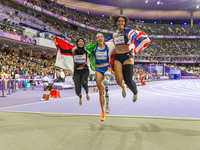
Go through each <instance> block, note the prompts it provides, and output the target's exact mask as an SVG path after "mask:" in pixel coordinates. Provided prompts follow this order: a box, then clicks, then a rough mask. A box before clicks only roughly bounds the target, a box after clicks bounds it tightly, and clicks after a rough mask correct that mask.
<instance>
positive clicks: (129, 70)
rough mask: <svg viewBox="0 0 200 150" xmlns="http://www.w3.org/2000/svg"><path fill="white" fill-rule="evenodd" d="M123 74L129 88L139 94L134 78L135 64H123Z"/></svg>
mask: <svg viewBox="0 0 200 150" xmlns="http://www.w3.org/2000/svg"><path fill="white" fill-rule="evenodd" d="M123 76H124V81H125V83H126V85H127V86H128V88H129V89H130V90H131V91H132V92H133V93H134V94H135V95H136V94H137V92H138V91H137V86H136V83H135V82H134V81H133V80H132V77H133V65H130V64H127V65H123Z"/></svg>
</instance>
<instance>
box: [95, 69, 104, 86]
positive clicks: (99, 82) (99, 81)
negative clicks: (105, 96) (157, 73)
mask: <svg viewBox="0 0 200 150" xmlns="http://www.w3.org/2000/svg"><path fill="white" fill-rule="evenodd" d="M103 80H104V76H103V75H102V74H101V73H99V72H97V71H96V83H97V87H98V89H99V90H103V88H104V85H103Z"/></svg>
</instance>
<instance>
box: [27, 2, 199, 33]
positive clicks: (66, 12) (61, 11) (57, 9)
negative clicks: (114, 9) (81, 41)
mask: <svg viewBox="0 0 200 150" xmlns="http://www.w3.org/2000/svg"><path fill="white" fill-rule="evenodd" d="M27 1H28V2H29V3H33V4H34V5H37V6H40V7H42V8H44V9H47V10H49V11H51V12H53V13H56V14H58V15H61V16H64V17H66V18H69V19H72V20H74V21H77V22H80V23H82V24H86V25H89V26H92V27H96V28H101V29H107V30H111V31H114V30H115V28H114V27H113V26H111V25H110V19H109V18H107V17H102V16H95V15H92V14H88V13H84V12H80V11H77V10H74V9H71V8H68V7H65V6H64V5H60V4H55V3H54V2H52V1H50V0H40V1H38V0H37V1H36V0H27ZM130 20H131V19H130ZM129 27H130V28H133V29H138V30H140V31H145V32H146V33H147V34H148V35H178V36H181V35H187V36H188V35H199V34H200V27H199V25H195V26H193V27H191V26H190V25H171V24H155V23H150V24H148V23H142V22H141V21H140V22H137V23H136V22H135V21H130V22H129Z"/></svg>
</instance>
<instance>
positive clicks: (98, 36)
mask: <svg viewBox="0 0 200 150" xmlns="http://www.w3.org/2000/svg"><path fill="white" fill-rule="evenodd" d="M96 38H97V39H96V41H97V43H98V44H103V43H104V36H103V34H101V33H98V34H97V36H96Z"/></svg>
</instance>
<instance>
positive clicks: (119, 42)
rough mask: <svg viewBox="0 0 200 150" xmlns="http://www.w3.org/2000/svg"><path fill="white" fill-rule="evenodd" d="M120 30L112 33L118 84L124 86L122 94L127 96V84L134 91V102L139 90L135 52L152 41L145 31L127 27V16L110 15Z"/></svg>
mask: <svg viewBox="0 0 200 150" xmlns="http://www.w3.org/2000/svg"><path fill="white" fill-rule="evenodd" d="M110 19H111V21H112V23H113V25H115V26H117V28H118V30H117V31H116V32H115V33H114V34H113V35H112V38H113V43H114V44H115V56H114V71H115V79H116V81H117V84H118V85H119V86H120V87H122V96H123V97H124V98H125V97H126V86H125V85H124V83H123V79H124V81H125V83H126V85H127V86H128V88H129V89H130V90H131V91H132V92H133V102H135V101H136V100H137V99H138V90H137V86H136V83H135V82H134V81H133V80H132V77H133V65H134V59H133V55H132V54H133V53H136V52H139V51H141V50H143V48H145V47H146V46H148V44H149V43H150V40H149V38H148V37H147V35H146V34H145V33H144V32H140V31H137V30H133V29H130V28H125V27H126V26H127V24H128V18H127V17H126V16H121V15H114V16H111V17H110Z"/></svg>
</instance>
